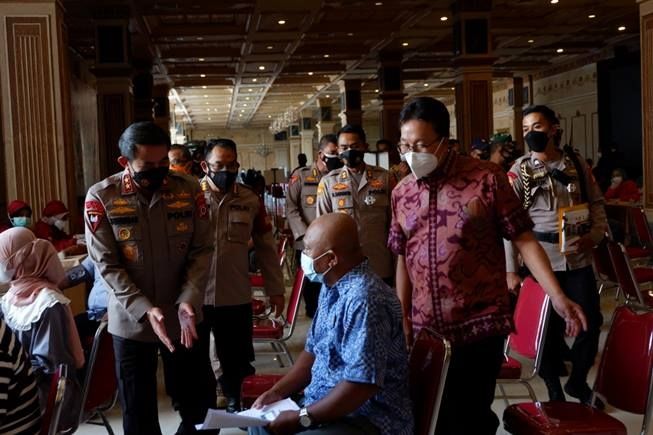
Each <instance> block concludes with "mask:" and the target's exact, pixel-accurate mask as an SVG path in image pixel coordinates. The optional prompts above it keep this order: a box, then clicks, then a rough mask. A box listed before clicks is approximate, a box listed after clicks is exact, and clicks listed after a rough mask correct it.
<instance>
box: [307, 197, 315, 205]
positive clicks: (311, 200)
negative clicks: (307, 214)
mask: <svg viewBox="0 0 653 435" xmlns="http://www.w3.org/2000/svg"><path fill="white" fill-rule="evenodd" d="M306 204H308V205H313V204H315V197H314V196H313V195H309V196H307V197H306Z"/></svg>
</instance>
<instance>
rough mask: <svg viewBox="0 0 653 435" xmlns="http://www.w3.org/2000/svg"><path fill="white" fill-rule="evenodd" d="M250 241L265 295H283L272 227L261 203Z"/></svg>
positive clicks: (283, 289)
mask: <svg viewBox="0 0 653 435" xmlns="http://www.w3.org/2000/svg"><path fill="white" fill-rule="evenodd" d="M252 241H253V242H254V250H255V252H256V258H257V261H258V263H259V265H260V267H261V273H263V282H264V285H265V294H267V295H268V296H277V295H283V294H284V293H285V287H284V285H283V273H282V271H281V266H280V265H279V255H278V254H277V247H276V243H275V240H274V236H273V235H272V225H270V222H269V220H268V217H267V213H266V212H265V207H264V206H263V202H262V201H260V202H259V206H258V210H257V212H256V217H255V218H254V225H253V227H252Z"/></svg>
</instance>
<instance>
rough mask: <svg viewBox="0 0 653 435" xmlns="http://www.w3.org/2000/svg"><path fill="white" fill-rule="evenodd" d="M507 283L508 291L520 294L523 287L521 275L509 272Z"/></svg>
mask: <svg viewBox="0 0 653 435" xmlns="http://www.w3.org/2000/svg"><path fill="white" fill-rule="evenodd" d="M506 283H507V284H508V290H510V291H511V292H518V291H519V288H520V287H521V278H520V277H519V274H517V273H515V272H507V273H506Z"/></svg>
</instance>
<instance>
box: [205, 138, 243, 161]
mask: <svg viewBox="0 0 653 435" xmlns="http://www.w3.org/2000/svg"><path fill="white" fill-rule="evenodd" d="M215 147H218V148H224V149H228V150H231V151H233V152H234V153H235V154H236V155H238V149H237V148H236V142H234V141H232V140H231V139H211V140H209V143H208V144H206V152H205V153H204V160H206V159H208V158H209V154H211V151H213V148H215Z"/></svg>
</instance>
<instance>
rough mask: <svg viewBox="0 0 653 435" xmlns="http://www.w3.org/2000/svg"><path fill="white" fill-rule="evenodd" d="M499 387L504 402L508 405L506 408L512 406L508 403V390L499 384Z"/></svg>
mask: <svg viewBox="0 0 653 435" xmlns="http://www.w3.org/2000/svg"><path fill="white" fill-rule="evenodd" d="M497 386H498V387H499V391H501V397H503V402H504V403H505V404H506V408H507V407H508V406H510V402H508V395H507V394H506V389H505V388H504V387H503V384H497Z"/></svg>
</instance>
